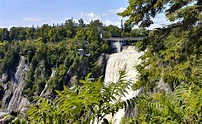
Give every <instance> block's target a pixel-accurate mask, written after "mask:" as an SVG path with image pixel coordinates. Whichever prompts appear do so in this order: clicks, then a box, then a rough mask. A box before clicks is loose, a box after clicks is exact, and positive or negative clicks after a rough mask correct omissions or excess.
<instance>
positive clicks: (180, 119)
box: [130, 84, 202, 124]
mask: <svg viewBox="0 0 202 124" xmlns="http://www.w3.org/2000/svg"><path fill="white" fill-rule="evenodd" d="M201 92H202V89H201V88H200V87H199V86H197V85H195V84H191V85H187V84H184V85H180V86H178V87H176V88H175V90H174V92H171V93H168V94H165V93H164V94H163V93H154V94H152V95H142V96H138V98H136V103H137V108H138V115H137V116H136V118H132V119H130V122H131V123H145V124H147V123H155V124H181V123H183V124H196V123H200V122H201V121H202V120H201V117H202V115H201V111H202V104H201V102H200V101H201V99H202V96H201Z"/></svg>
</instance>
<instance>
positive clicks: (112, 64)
mask: <svg viewBox="0 0 202 124" xmlns="http://www.w3.org/2000/svg"><path fill="white" fill-rule="evenodd" d="M142 55H143V52H137V50H136V48H135V46H127V47H125V48H123V50H122V52H119V53H114V54H111V55H110V56H109V59H108V62H107V67H106V72H105V79H104V82H105V85H107V84H108V83H110V82H117V80H118V78H119V70H124V71H125V73H126V78H125V79H126V80H132V82H134V83H135V81H136V79H137V76H138V72H137V70H136V69H135V66H136V65H138V64H140V59H139V57H140V56H142ZM139 92H140V90H137V91H133V90H132V89H130V90H128V94H126V95H125V97H124V96H120V97H121V100H127V99H130V98H132V97H135V96H137V95H138V93H139ZM124 116H125V112H124V109H120V110H119V111H118V112H117V113H116V114H115V115H114V116H113V117H112V116H111V115H107V116H106V118H107V119H108V120H109V121H112V123H115V124H119V123H120V121H121V118H122V117H124Z"/></svg>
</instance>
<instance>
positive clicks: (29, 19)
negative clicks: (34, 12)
mask: <svg viewBox="0 0 202 124" xmlns="http://www.w3.org/2000/svg"><path fill="white" fill-rule="evenodd" d="M23 20H24V21H30V22H41V21H43V20H44V19H43V18H38V17H37V18H34V17H25V18H23Z"/></svg>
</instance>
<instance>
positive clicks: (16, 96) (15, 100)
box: [7, 56, 28, 112]
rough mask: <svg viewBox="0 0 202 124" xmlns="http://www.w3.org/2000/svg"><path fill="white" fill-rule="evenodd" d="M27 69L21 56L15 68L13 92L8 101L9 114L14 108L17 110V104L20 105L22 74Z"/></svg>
mask: <svg viewBox="0 0 202 124" xmlns="http://www.w3.org/2000/svg"><path fill="white" fill-rule="evenodd" d="M27 69H28V65H27V64H26V63H25V58H24V56H21V58H20V62H19V65H18V67H17V71H16V73H15V81H14V83H13V85H14V86H13V87H14V92H13V95H12V97H11V100H10V101H9V104H8V108H7V110H8V111H9V112H10V111H12V110H13V109H14V108H18V107H19V106H18V105H17V104H20V102H21V98H22V97H21V95H22V90H23V83H24V79H23V74H25V71H26V70H27Z"/></svg>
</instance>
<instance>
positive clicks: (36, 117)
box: [14, 71, 131, 124]
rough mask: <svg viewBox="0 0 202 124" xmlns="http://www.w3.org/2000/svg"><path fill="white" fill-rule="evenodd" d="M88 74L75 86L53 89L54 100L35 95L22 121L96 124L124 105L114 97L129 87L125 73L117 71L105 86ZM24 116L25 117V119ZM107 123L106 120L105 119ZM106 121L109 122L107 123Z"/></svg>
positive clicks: (42, 123) (123, 92)
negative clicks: (116, 76) (113, 78)
mask: <svg viewBox="0 0 202 124" xmlns="http://www.w3.org/2000/svg"><path fill="white" fill-rule="evenodd" d="M90 75H91V74H88V76H87V77H86V78H85V80H80V83H81V85H75V86H73V87H71V88H69V89H67V88H66V87H64V90H63V91H59V90H56V92H57V97H56V99H55V100H51V99H46V98H40V97H39V98H37V99H36V103H35V104H34V105H31V107H30V109H29V110H28V111H27V112H26V116H25V118H24V119H19V118H18V119H16V120H14V121H15V122H17V121H21V122H22V121H24V123H25V122H26V123H41V124H45V123H49V124H52V123H58V124H64V123H65V124H66V123H70V124H71V123H93V122H95V123H98V122H102V121H103V119H104V118H105V115H107V114H114V113H116V112H117V110H118V109H119V108H123V107H124V106H126V104H124V103H123V101H120V100H119V99H117V98H116V96H119V95H124V94H126V93H127V92H126V89H128V88H130V86H131V85H130V82H128V81H126V80H124V79H123V78H124V77H125V73H124V72H122V71H121V72H120V78H119V80H118V81H117V82H116V83H111V84H109V86H105V85H104V84H103V83H102V82H101V79H98V80H97V81H92V80H90ZM25 119H26V120H25ZM104 120H105V122H107V121H108V120H107V119H104ZM108 123H109V122H108Z"/></svg>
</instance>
